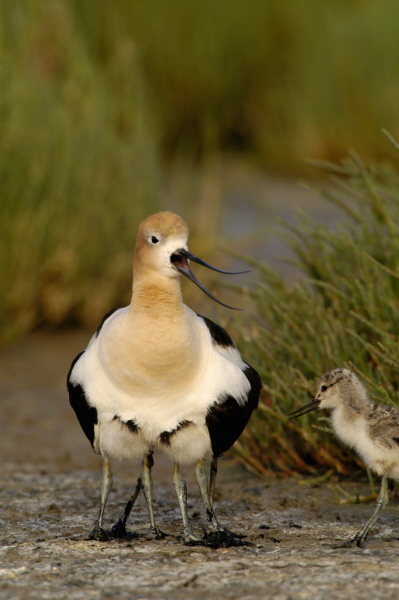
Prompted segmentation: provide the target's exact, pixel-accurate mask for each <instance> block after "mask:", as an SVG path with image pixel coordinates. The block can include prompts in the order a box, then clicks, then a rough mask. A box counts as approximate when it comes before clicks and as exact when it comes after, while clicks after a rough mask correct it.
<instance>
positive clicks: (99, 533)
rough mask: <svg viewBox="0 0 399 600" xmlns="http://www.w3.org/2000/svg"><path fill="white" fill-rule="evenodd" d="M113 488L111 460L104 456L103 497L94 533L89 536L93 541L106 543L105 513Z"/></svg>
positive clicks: (101, 497)
mask: <svg viewBox="0 0 399 600" xmlns="http://www.w3.org/2000/svg"><path fill="white" fill-rule="evenodd" d="M111 486H112V472H111V467H110V464H109V459H108V456H107V455H106V454H103V455H102V472H101V495H100V510H99V513H98V519H97V521H96V522H95V523H94V527H93V530H92V532H91V533H90V535H89V539H91V540H99V541H106V540H108V539H109V538H108V535H107V533H106V532H105V531H104V529H103V520H104V511H105V505H106V504H107V500H108V496H109V492H110V489H111Z"/></svg>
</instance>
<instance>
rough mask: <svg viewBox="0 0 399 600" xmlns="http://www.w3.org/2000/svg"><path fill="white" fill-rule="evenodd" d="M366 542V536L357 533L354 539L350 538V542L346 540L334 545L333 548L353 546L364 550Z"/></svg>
mask: <svg viewBox="0 0 399 600" xmlns="http://www.w3.org/2000/svg"><path fill="white" fill-rule="evenodd" d="M365 541H366V536H365V535H362V534H361V533H357V534H356V535H355V536H354V537H353V538H349V540H345V541H344V542H341V543H339V544H334V546H333V548H335V549H337V548H352V546H357V547H358V548H363V546H364V542H365Z"/></svg>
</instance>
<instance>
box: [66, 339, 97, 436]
mask: <svg viewBox="0 0 399 600" xmlns="http://www.w3.org/2000/svg"><path fill="white" fill-rule="evenodd" d="M82 354H84V350H83V352H80V354H78V355H77V356H76V358H75V359H74V360H73V361H72V364H71V368H70V369H69V373H68V376H67V388H68V392H69V402H70V404H71V406H72V408H73V410H74V411H75V413H76V416H77V418H78V421H79V423H80V426H81V428H82V429H83V432H84V433H85V435H86V437H87V439H88V440H89V442H90V444H91V445H92V446H93V444H94V425H96V424H97V422H98V421H97V410H96V409H95V408H94V406H90V405H89V404H88V402H87V400H86V395H85V392H84V389H83V387H82V386H81V385H80V384H73V383H72V382H71V373H72V369H73V367H74V366H75V364H76V363H77V361H78V360H79V358H80V357H81V356H82Z"/></svg>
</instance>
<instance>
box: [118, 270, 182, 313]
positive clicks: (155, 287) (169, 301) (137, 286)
mask: <svg viewBox="0 0 399 600" xmlns="http://www.w3.org/2000/svg"><path fill="white" fill-rule="evenodd" d="M130 307H131V309H132V311H133V312H134V313H136V314H138V313H140V314H141V315H142V316H144V315H145V314H146V315H148V316H150V315H155V316H156V317H157V318H158V319H159V318H162V315H165V316H171V315H176V314H178V313H181V312H182V311H183V310H184V305H183V298H182V293H181V288H180V279H179V278H177V277H176V278H167V277H163V276H161V275H159V274H157V273H154V274H151V275H147V276H145V277H142V276H140V274H139V275H135V274H134V275H133V290H132V299H131V302H130Z"/></svg>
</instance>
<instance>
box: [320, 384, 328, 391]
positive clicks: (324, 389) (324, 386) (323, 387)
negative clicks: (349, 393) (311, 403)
mask: <svg viewBox="0 0 399 600" xmlns="http://www.w3.org/2000/svg"><path fill="white" fill-rule="evenodd" d="M326 390H328V385H322V386H321V388H320V391H321V392H325V391H326Z"/></svg>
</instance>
